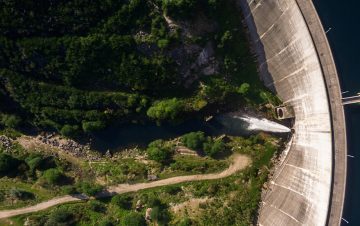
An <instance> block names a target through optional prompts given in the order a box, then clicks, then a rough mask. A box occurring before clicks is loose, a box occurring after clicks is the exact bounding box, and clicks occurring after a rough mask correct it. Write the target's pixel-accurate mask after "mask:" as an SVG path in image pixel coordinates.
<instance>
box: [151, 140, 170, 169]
mask: <svg viewBox="0 0 360 226" xmlns="http://www.w3.org/2000/svg"><path fill="white" fill-rule="evenodd" d="M146 152H147V154H148V156H149V159H151V160H154V161H157V162H159V163H161V164H166V163H168V162H170V160H171V157H172V154H173V153H172V150H171V149H170V147H166V146H165V144H164V141H162V140H156V141H153V142H151V143H150V144H149V146H148V148H147V150H146Z"/></svg>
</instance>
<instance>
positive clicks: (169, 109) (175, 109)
mask: <svg viewBox="0 0 360 226" xmlns="http://www.w3.org/2000/svg"><path fill="white" fill-rule="evenodd" d="M184 110H185V105H184V103H183V101H181V100H178V99H177V98H172V99H168V100H162V101H156V102H155V103H154V104H153V105H152V106H151V107H150V108H149V109H148V111H147V115H148V116H149V117H150V118H152V119H155V120H175V119H178V117H179V116H180V114H181V113H182V112H184Z"/></svg>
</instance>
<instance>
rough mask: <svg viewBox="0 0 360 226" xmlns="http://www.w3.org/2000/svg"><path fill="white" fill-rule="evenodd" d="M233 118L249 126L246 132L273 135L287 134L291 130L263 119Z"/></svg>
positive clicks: (249, 117)
mask: <svg viewBox="0 0 360 226" xmlns="http://www.w3.org/2000/svg"><path fill="white" fill-rule="evenodd" d="M234 118H238V119H241V120H243V121H245V122H247V123H248V124H249V126H248V127H247V128H246V129H248V130H253V131H266V132H273V133H289V132H291V129H290V128H288V127H286V126H283V125H281V124H279V123H276V122H273V121H270V120H267V119H265V118H262V119H259V118H254V117H251V116H247V115H244V116H234Z"/></svg>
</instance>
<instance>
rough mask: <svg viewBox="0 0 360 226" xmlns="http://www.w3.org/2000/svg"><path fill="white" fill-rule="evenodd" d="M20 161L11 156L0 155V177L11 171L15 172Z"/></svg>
mask: <svg viewBox="0 0 360 226" xmlns="http://www.w3.org/2000/svg"><path fill="white" fill-rule="evenodd" d="M20 163H21V161H19V160H18V159H16V158H14V157H12V156H11V155H8V154H4V153H0V175H6V174H8V173H10V172H11V171H15V170H16V169H17V167H18V166H19V165H20Z"/></svg>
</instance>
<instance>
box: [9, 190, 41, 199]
mask: <svg viewBox="0 0 360 226" xmlns="http://www.w3.org/2000/svg"><path fill="white" fill-rule="evenodd" d="M9 195H10V196H11V197H12V198H13V199H18V200H28V199H34V198H35V195H34V194H33V193H31V192H28V191H25V190H22V189H18V188H11V189H10V191H9Z"/></svg>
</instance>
